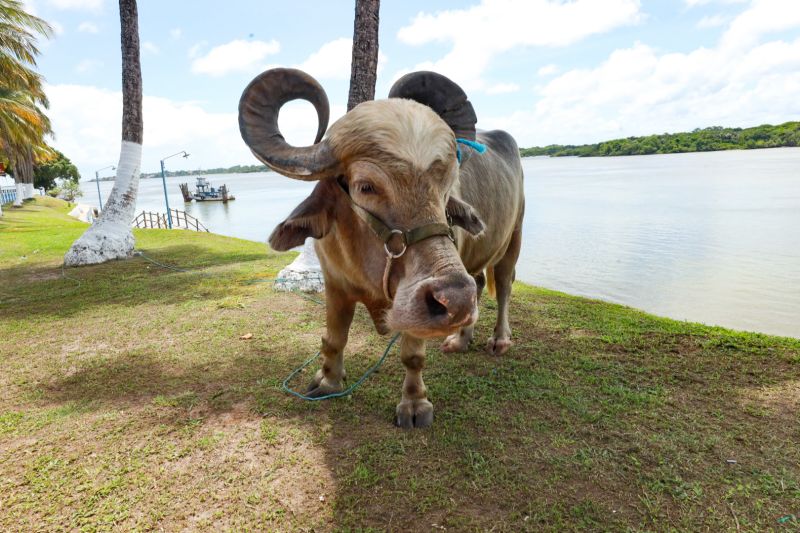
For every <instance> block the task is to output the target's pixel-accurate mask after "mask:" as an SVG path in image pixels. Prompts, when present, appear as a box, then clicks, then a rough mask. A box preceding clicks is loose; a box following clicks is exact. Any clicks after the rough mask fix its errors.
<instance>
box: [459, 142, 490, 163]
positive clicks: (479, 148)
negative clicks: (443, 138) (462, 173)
mask: <svg viewBox="0 0 800 533" xmlns="http://www.w3.org/2000/svg"><path fill="white" fill-rule="evenodd" d="M459 144H464V145H467V146H469V147H470V148H472V149H473V150H475V151H476V152H478V153H479V154H482V153H483V152H485V151H486V145H485V144H481V143H479V142H477V141H470V140H469V139H456V158H457V159H458V163H459V164H461V147H459V146H458V145H459Z"/></svg>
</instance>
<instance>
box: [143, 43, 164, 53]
mask: <svg viewBox="0 0 800 533" xmlns="http://www.w3.org/2000/svg"><path fill="white" fill-rule="evenodd" d="M142 50H144V51H145V52H149V53H151V54H154V55H158V54H159V52H161V50H160V49H159V48H158V46H156V45H155V43H152V42H150V41H144V42H143V43H142Z"/></svg>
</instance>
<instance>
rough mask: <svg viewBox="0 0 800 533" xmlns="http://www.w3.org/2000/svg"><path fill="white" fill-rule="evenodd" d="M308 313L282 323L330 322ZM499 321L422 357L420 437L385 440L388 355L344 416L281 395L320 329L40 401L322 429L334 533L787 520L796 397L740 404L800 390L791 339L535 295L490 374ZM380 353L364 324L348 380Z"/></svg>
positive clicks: (61, 382) (95, 368)
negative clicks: (469, 342)
mask: <svg viewBox="0 0 800 533" xmlns="http://www.w3.org/2000/svg"><path fill="white" fill-rule="evenodd" d="M286 298H291V296H286ZM288 303H290V302H288V301H287V302H283V303H282V304H283V305H286V304H288ZM310 305H311V304H306V303H302V302H300V303H298V304H297V305H295V308H294V309H293V311H294V312H295V313H300V314H302V313H310V314H317V315H321V314H322V313H321V312H320V311H319V310H318V309H317V310H315V308H314V307H307V306H310ZM489 305H491V304H489ZM531 317H535V320H531ZM492 318H493V312H491V311H490V310H488V309H487V308H486V306H484V309H483V312H482V318H481V322H480V324H479V327H478V328H477V337H476V344H475V347H474V348H473V349H472V350H470V351H469V352H468V353H466V354H459V355H443V354H440V353H438V351H437V350H436V348H435V343H431V348H430V349H429V365H428V369H427V370H426V373H425V378H426V383H427V385H428V387H429V393H430V397H431V399H432V401H433V402H434V405H435V408H436V420H435V422H434V427H433V428H432V429H431V430H427V431H410V432H403V431H400V430H397V429H395V428H393V427H392V426H391V420H392V415H393V411H394V405H395V403H396V402H397V401H398V399H399V394H400V383H401V382H402V376H403V371H402V369H401V367H400V365H399V362H398V361H397V357H396V356H395V357H390V358H389V360H388V361H387V364H386V365H385V366H384V367H383V368H382V369H381V372H380V373H379V374H376V375H374V376H373V377H372V378H370V380H369V381H368V382H367V383H366V384H365V385H364V386H363V387H362V388H361V389H360V390H359V391H358V392H357V393H356V395H355V396H354V398H353V399H352V400H335V401H331V402H324V403H322V404H320V403H305V402H302V401H300V400H297V399H294V398H291V397H288V396H286V395H285V394H284V393H282V392H281V391H280V389H279V385H280V382H281V380H282V379H283V377H284V376H286V375H287V374H288V372H289V371H290V370H291V369H292V368H293V367H294V366H295V363H299V361H300V360H302V358H303V356H304V354H306V353H309V352H312V351H313V350H315V349H316V348H317V344H318V341H317V339H318V336H319V334H320V333H321V331H322V329H321V326H317V327H315V328H313V330H312V331H310V332H308V333H307V334H306V333H304V334H302V335H300V334H299V333H298V332H297V331H295V330H292V329H289V330H288V331H289V332H290V333H289V334H285V335H284V336H283V337H282V339H283V340H282V341H274V340H271V341H269V342H260V341H259V342H250V343H243V344H240V345H238V347H237V348H236V349H232V348H230V346H228V347H226V345H225V343H220V344H219V346H218V347H217V349H219V350H220V352H219V353H220V355H221V357H219V358H217V359H216V363H209V362H205V363H194V362H192V363H190V364H187V359H186V358H181V359H175V358H174V357H173V358H169V359H168V360H165V359H164V358H163V357H162V356H161V355H160V354H159V353H157V352H154V351H149V352H148V351H141V350H138V351H137V350H133V351H131V352H130V353H127V354H122V355H119V356H117V357H115V358H113V359H110V360H102V359H101V360H98V361H97V362H96V363H95V364H92V365H89V366H87V367H86V368H83V369H81V370H79V371H78V372H77V373H75V374H73V375H70V376H67V377H64V378H61V379H58V380H56V381H54V382H52V383H51V384H50V385H48V386H47V387H46V390H45V393H44V396H43V399H44V401H45V402H53V403H63V402H69V401H84V402H90V404H92V405H95V406H98V407H99V406H102V405H108V404H114V405H120V406H124V405H128V404H131V403H141V401H142V400H146V401H150V400H151V399H152V398H155V397H156V395H159V396H162V397H165V398H166V402H167V403H169V402H173V403H175V404H176V405H181V406H182V407H180V408H181V409H186V410H187V413H188V412H189V411H191V414H190V415H189V414H186V415H185V416H199V415H203V414H205V415H207V416H212V415H213V414H214V413H220V412H226V411H228V410H230V409H231V408H232V406H234V405H239V404H241V403H242V402H244V403H246V404H247V405H249V407H250V409H251V412H252V416H258V415H261V416H265V417H267V418H275V419H278V420H285V421H291V422H292V423H293V424H299V425H301V426H302V427H304V428H306V430H307V431H310V432H314V431H315V430H321V428H323V427H324V426H328V427H330V428H331V429H330V430H329V433H328V434H327V436H326V437H324V438H322V439H321V441H320V442H321V445H322V446H324V453H325V463H326V464H325V468H326V469H327V470H328V471H330V472H331V473H332V474H333V477H334V479H335V481H336V493H335V494H333V495H330V494H329V495H327V497H328V499H329V504H330V505H333V506H334V508H335V509H336V512H335V523H334V524H331V525H330V526H331V528H332V529H335V528H339V529H345V530H347V529H356V528H360V527H374V528H378V529H389V530H409V531H413V530H423V529H424V530H427V529H429V528H431V527H432V525H435V527H436V528H441V527H446V528H447V529H450V530H472V529H475V530H485V529H490V528H492V527H495V528H496V529H497V530H506V531H520V530H531V531H540V530H563V529H583V530H605V529H610V530H624V529H626V528H634V529H653V528H655V529H664V528H667V529H668V528H677V529H683V530H702V529H708V530H719V529H736V528H737V526H736V522H735V521H738V523H741V526H742V527H744V528H746V529H747V528H749V529H763V528H765V527H768V526H769V525H771V524H774V523H775V519H776V518H777V517H779V516H781V515H782V514H786V512H790V511H791V510H792V509H791V506H792V504H793V502H795V503H796V498H797V497H798V496H800V471H798V467H797V464H798V461H800V455H799V454H798V449H797V447H796V446H795V447H792V446H790V444H791V443H792V442H796V440H797V438H798V436H799V435H798V431H797V428H796V426H795V425H793V424H792V421H793V420H794V419H795V414H794V412H793V411H792V410H791V407H792V406H793V405H795V404H793V403H792V402H795V403H796V399H794V400H793V399H791V398H789V399H788V400H787V402H786V403H780V402H778V403H777V404H776V405H773V406H763V405H759V403H758V402H757V401H755V402H750V401H749V400H748V395H749V394H751V393H758V392H759V391H761V390H763V389H765V388H773V389H781V388H782V387H789V390H792V386H793V384H796V383H797V382H798V380H800V369H798V361H800V349H799V346H800V345H799V344H798V343H797V342H796V341H790V340H785V341H780V342H776V341H775V340H771V339H767V338H766V337H762V336H758V335H748V334H739V333H735V332H724V331H722V330H718V329H714V328H706V327H702V326H695V325H691V324H678V323H673V322H669V321H664V320H660V319H655V318H652V317H647V316H645V315H642V314H640V313H637V312H635V311H632V310H625V309H623V308H620V307H619V306H609V305H607V304H597V303H592V304H591V305H587V304H578V303H575V302H569V301H567V300H566V299H565V298H563V297H558V298H555V297H552V296H549V295H547V294H544V295H542V294H534V295H532V294H530V293H527V294H523V295H519V296H517V297H516V300H515V303H514V304H513V308H512V320H513V321H514V324H513V326H514V327H515V331H516V333H515V336H514V337H515V341H516V346H515V347H514V348H513V349H512V351H511V352H510V353H509V355H508V356H506V357H502V358H493V357H490V356H488V355H486V354H485V353H484V352H483V351H482V350H481V349H480V346H481V345H482V342H481V341H483V340H485V339H484V337H485V336H486V335H487V334H488V333H489V332H490V331H491V320H492ZM567 324H568V325H567ZM621 324H624V325H625V327H624V328H621V327H620V325H621ZM359 339H360V340H361V344H359ZM384 342H385V339H382V338H380V337H377V336H376V335H374V334H373V333H372V332H371V331H370V328H369V324H368V322H367V321H366V318H365V316H364V315H363V313H362V314H361V315H359V316H358V317H357V320H356V324H355V326H354V329H353V331H352V334H351V346H352V347H353V349H351V350H350V352H349V355H348V357H347V367H348V371H349V372H350V376H351V379H355V377H357V376H358V375H359V370H361V369H363V367H364V366H366V363H367V362H368V361H372V360H374V358H375V357H377V356H378V355H379V354H378V352H379V351H380V350H379V347H381V346H382V345H383V344H384ZM228 344H229V343H228ZM225 350H228V352H225ZM287 352H289V353H290V354H297V355H296V356H295V355H288V356H287ZM226 354H227V355H226ZM222 356H224V357H222ZM359 365H360V368H359ZM307 376H308V375H306V377H305V378H301V380H300V381H301V383H300V384H299V385H302V381H304V380H305V379H307ZM795 386H796V385H795ZM181 416H183V415H181ZM729 459H733V460H735V461H736V463H729V462H728V460H729ZM730 508H735V510H736V511H734V512H735V513H737V514H736V515H735V518H734V515H732V514H731V511H730Z"/></svg>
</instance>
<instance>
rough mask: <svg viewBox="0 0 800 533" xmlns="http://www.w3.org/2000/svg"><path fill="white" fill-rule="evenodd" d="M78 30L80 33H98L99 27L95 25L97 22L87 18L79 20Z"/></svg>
mask: <svg viewBox="0 0 800 533" xmlns="http://www.w3.org/2000/svg"><path fill="white" fill-rule="evenodd" d="M78 31H79V32H81V33H98V32H99V31H100V28H98V27H97V24H95V23H94V22H89V21H88V20H86V21H84V22H81V23H80V25H79V26H78Z"/></svg>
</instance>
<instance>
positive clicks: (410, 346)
mask: <svg viewBox="0 0 800 533" xmlns="http://www.w3.org/2000/svg"><path fill="white" fill-rule="evenodd" d="M400 360H401V361H402V362H403V366H405V367H406V378H405V380H403V396H402V400H400V403H399V404H397V411H396V413H397V416H396V418H395V424H396V425H397V426H399V427H401V428H403V429H411V428H426V427H428V426H430V425H431V423H432V422H433V404H432V403H431V402H429V401H428V391H427V389H426V388H425V382H423V381H422V369H423V368H424V367H425V340H424V339H418V338H416V337H412V336H411V335H407V334H403V336H402V338H401V339H400Z"/></svg>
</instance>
